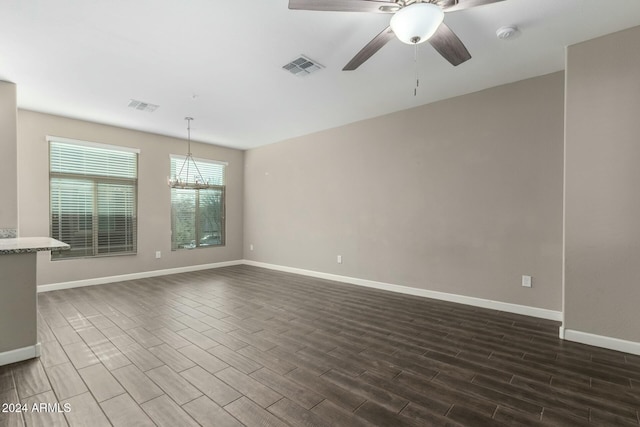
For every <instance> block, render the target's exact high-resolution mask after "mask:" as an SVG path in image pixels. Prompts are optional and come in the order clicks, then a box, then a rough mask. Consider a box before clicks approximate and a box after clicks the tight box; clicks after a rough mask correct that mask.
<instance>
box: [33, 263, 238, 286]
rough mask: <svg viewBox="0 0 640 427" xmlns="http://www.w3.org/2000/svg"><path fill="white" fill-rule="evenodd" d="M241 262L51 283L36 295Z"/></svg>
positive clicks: (227, 265) (226, 265)
mask: <svg viewBox="0 0 640 427" xmlns="http://www.w3.org/2000/svg"><path fill="white" fill-rule="evenodd" d="M242 263H243V261H242V260H235V261H225V262H215V263H211V264H199V265H190V266H187V267H176V268H167V269H164V270H152V271H142V272H140V273H130V274H121V275H118V276H107V277H96V278H95V279H84V280H74V281H72V282H60V283H51V284H48V285H38V293H40V292H49V291H57V290H60V289H71V288H79V287H82V286H94V285H104V284H107V283H115V282H124V281H125V280H135V279H146V278H149V277H158V276H166V275H168V274H177V273H188V272H191V271H200V270H209V269H211V268H220V267H229V266H231V265H240V264H242Z"/></svg>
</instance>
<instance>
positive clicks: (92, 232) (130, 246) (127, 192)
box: [49, 138, 138, 259]
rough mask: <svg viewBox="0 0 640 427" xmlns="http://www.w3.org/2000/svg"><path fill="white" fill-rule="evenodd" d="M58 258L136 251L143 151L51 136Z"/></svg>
mask: <svg viewBox="0 0 640 427" xmlns="http://www.w3.org/2000/svg"><path fill="white" fill-rule="evenodd" d="M49 154H50V156H49V159H50V164H49V177H50V178H49V179H50V199H51V237H53V238H54V239H58V240H61V241H63V242H65V243H68V244H69V245H70V246H71V249H70V250H68V251H61V252H60V253H56V254H53V253H52V254H51V257H52V259H60V258H78V257H95V256H105V255H124V254H135V253H136V239H137V236H136V234H137V233H136V228H137V213H136V212H137V192H138V151H137V150H133V149H127V148H123V147H113V146H107V145H102V144H94V143H88V142H81V141H72V140H66V139H62V138H50V139H49Z"/></svg>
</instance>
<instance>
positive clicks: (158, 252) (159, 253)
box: [156, 251, 162, 259]
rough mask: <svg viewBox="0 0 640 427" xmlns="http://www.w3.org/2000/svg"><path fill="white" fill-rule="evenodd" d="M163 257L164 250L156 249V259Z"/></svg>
mask: <svg viewBox="0 0 640 427" xmlns="http://www.w3.org/2000/svg"><path fill="white" fill-rule="evenodd" d="M160 258H162V252H160V251H156V259H160Z"/></svg>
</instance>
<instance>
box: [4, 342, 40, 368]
mask: <svg viewBox="0 0 640 427" xmlns="http://www.w3.org/2000/svg"><path fill="white" fill-rule="evenodd" d="M34 357H40V343H37V344H36V345H30V346H28V347H22V348H17V349H15V350H9V351H5V352H2V353H0V366H3V365H9V364H10V363H16V362H22V361H23V360H28V359H33V358H34Z"/></svg>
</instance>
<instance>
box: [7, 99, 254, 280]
mask: <svg viewBox="0 0 640 427" xmlns="http://www.w3.org/2000/svg"><path fill="white" fill-rule="evenodd" d="M134 114H135V112H134ZM178 120H180V123H178V125H180V126H182V125H183V123H182V119H181V118H179V119H178ZM185 129H186V126H185ZM47 135H52V136H60V137H65V138H72V139H79V140H85V141H93V142H99V143H104V144H112V145H123V146H127V147H134V148H139V149H140V150H141V152H140V156H139V160H138V165H139V171H138V254H137V255H132V256H116V257H103V258H89V259H68V260H59V261H50V259H49V254H48V253H39V254H38V257H39V258H38V284H47V283H60V282H67V281H74V280H81V279H91V278H99V277H107V276H114V275H120V274H128V273H138V272H144V271H153V270H162V269H167V268H175V267H186V266H192V265H199V264H208V263H215V262H222V261H231V260H238V259H241V258H242V241H243V238H242V233H243V227H242V222H243V208H242V204H243V187H244V184H243V163H244V152H243V151H240V150H233V149H229V148H222V147H217V146H214V145H210V144H201V143H193V144H192V152H193V155H194V156H195V157H202V158H210V159H215V160H221V161H227V162H229V166H228V168H227V212H226V213H227V239H226V246H225V247H219V248H201V249H194V250H180V251H174V252H171V202H170V201H171V196H170V190H169V187H168V186H167V176H168V175H169V155H170V154H182V155H184V154H185V153H186V151H187V143H186V140H181V139H176V138H169V137H165V136H160V135H154V134H150V133H144V132H136V131H132V130H127V129H122V128H117V127H112V126H105V125H99V124H96V123H90V122H84V121H79V120H72V119H68V118H63V117H58V116H52V115H47V114H40V113H34V112H31V111H24V110H19V111H18V159H19V168H18V174H19V180H18V191H19V195H20V199H19V200H20V202H19V203H20V205H19V207H20V234H21V236H48V235H49V163H48V162H49V151H48V143H47V140H46V136H47ZM185 135H186V130H185ZM155 251H161V252H162V258H161V259H155Z"/></svg>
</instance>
